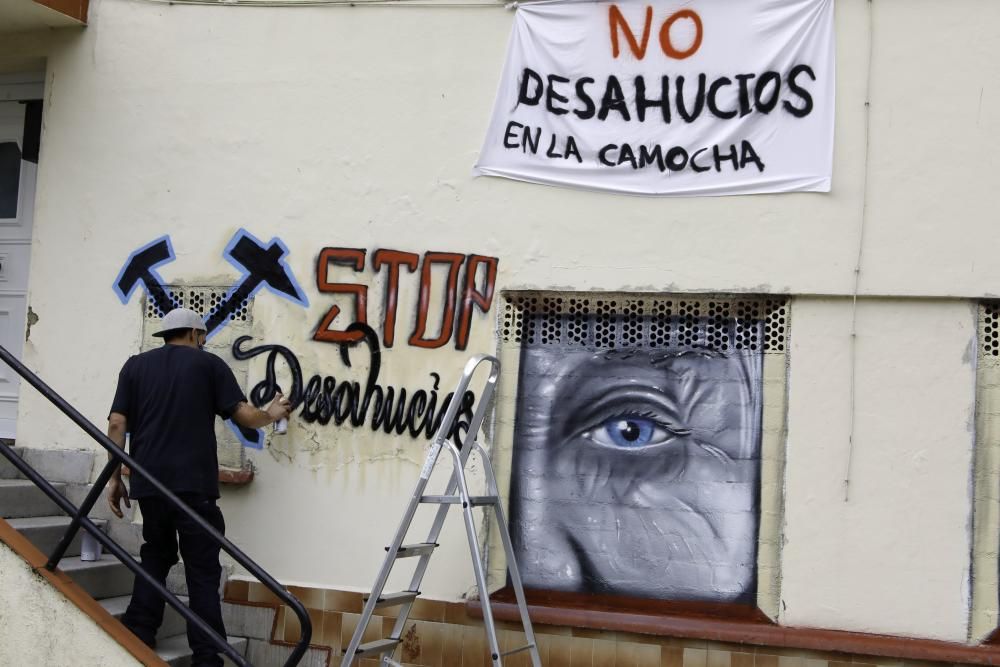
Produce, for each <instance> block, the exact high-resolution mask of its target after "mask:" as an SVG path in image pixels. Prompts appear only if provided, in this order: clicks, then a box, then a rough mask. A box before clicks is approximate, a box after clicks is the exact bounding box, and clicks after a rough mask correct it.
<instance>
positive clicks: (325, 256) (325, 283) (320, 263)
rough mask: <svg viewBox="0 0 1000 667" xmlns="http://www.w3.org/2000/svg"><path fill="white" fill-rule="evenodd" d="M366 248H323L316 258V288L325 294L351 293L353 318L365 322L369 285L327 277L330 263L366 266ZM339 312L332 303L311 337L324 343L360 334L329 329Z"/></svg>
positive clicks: (354, 266) (350, 340) (360, 269)
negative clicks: (332, 279)
mask: <svg viewBox="0 0 1000 667" xmlns="http://www.w3.org/2000/svg"><path fill="white" fill-rule="evenodd" d="M367 252H368V251H367V250H365V249H363V248H323V250H321V251H320V253H319V260H317V262H316V288H317V289H318V290H319V291H320V292H323V293H326V294H353V295H354V321H355V322H362V323H365V324H367V323H368V286H367V285H358V284H356V283H331V282H330V281H329V280H328V271H329V269H330V264H331V263H333V264H338V265H340V266H349V267H352V268H353V269H354V270H355V271H362V270H364V268H365V254H366V253H367ZM339 314H340V307H339V306H333V307H331V308H330V310H329V311H328V312H327V314H326V315H325V316H324V317H323V319H322V320H321V321H320V323H319V325H318V326H317V327H316V333H314V334H313V340H321V341H324V342H327V343H343V342H354V341H356V340H359V339H360V338H361V336H362V335H363V334H362V333H361V332H351V333H347V332H346V331H338V330H336V329H331V328H330V325H331V324H332V323H333V320H334V319H336V317H337V315H339Z"/></svg>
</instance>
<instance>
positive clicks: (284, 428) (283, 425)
mask: <svg viewBox="0 0 1000 667" xmlns="http://www.w3.org/2000/svg"><path fill="white" fill-rule="evenodd" d="M274 388H275V389H276V390H277V391H278V393H279V394H281V395H282V396H284V392H283V391H281V385H275V387H274ZM286 433H288V420H287V419H285V418H284V417H282V418H281V419H279V420H278V421H276V422H274V434H275V435H284V434H286Z"/></svg>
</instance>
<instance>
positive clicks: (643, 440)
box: [601, 417, 655, 447]
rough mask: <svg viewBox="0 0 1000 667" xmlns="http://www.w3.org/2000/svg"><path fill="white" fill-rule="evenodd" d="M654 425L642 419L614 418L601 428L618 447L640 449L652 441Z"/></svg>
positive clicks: (650, 421)
mask: <svg viewBox="0 0 1000 667" xmlns="http://www.w3.org/2000/svg"><path fill="white" fill-rule="evenodd" d="M654 425H655V424H654V422H653V421H652V420H651V419H645V418H643V417H614V418H612V419H608V420H607V421H605V422H604V423H603V424H602V425H601V426H603V427H604V432H605V433H607V434H608V437H609V438H611V442H613V443H615V445H617V446H618V447H642V446H643V445H645V444H648V443H649V441H650V440H651V439H652V437H653V427H654Z"/></svg>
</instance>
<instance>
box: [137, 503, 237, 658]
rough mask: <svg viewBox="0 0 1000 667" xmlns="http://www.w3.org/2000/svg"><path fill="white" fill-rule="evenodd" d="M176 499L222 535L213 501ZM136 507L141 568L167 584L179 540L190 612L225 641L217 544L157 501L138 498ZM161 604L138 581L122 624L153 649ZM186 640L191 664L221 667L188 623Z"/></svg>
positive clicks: (219, 515)
mask: <svg viewBox="0 0 1000 667" xmlns="http://www.w3.org/2000/svg"><path fill="white" fill-rule="evenodd" d="M180 498H181V500H183V501H184V502H185V503H187V504H188V506H189V507H191V509H193V510H194V511H195V512H197V513H198V514H199V515H200V516H201V517H202V518H203V519H205V520H206V521H207V522H208V523H209V524H211V525H212V527H213V528H215V529H216V530H218V531H219V532H220V533H225V531H226V524H225V521H224V520H223V518H222V512H221V511H220V510H219V508H218V506H217V505H216V504H215V500H214V499H213V498H206V497H204V496H195V495H180ZM139 509H140V510H141V511H142V522H143V523H142V537H143V540H145V544H143V545H142V548H141V549H140V550H139V555H140V556H141V558H142V567H143V569H144V570H146V571H147V572H149V573H150V574H151V575H153V577H154V578H155V579H156V580H157V581H159V582H160V583H164V582H166V580H167V573H168V572H169V571H170V568H171V566H172V565H174V564H175V563H177V546H178V541H179V542H180V552H181V557H182V558H183V559H184V574H185V576H186V578H187V587H188V595H189V597H190V606H191V611H193V612H194V613H195V614H197V615H198V616H200V617H201V618H202V620H204V621H205V622H206V623H207V624H208V625H209V626H211V627H212V629H214V630H215V631H216V632H218V633H219V634H220V635H222V636H223V637H225V636H226V629H225V626H223V624H222V603H221V601H220V599H219V585H220V581H221V577H222V566H221V565H220V564H219V546H218V545H217V544H215V542H213V541H212V540H211V539H210V538H209V537H208V535H206V534H205V531H203V530H202V529H201V528H200V527H199V526H198V525H197V524H196V523H195V522H194V520H192V519H191V518H190V517H189V516H187V515H186V514H185V513H184V512H182V511H181V510H179V509H176V508H174V507H172V506H171V505H170V504H169V503H168V502H166V501H165V500H164V499H162V498H160V497H151V498H141V499H140V500H139ZM178 538H179V540H178ZM164 604H165V602H164V600H163V598H162V597H160V595H159V594H158V593H157V592H156V590H155V589H153V587H152V586H150V585H149V584H147V583H146V582H145V581H143V580H142V579H141V578H140V577H136V578H135V586H134V588H133V589H132V601H131V602H130V603H129V605H128V609H127V610H126V612H125V615H124V616H123V617H122V623H124V624H125V627H127V628H128V629H129V630H131V631H132V632H133V633H135V635H136V636H137V637H139V639H141V640H143V641H144V642H146V643H147V644H149V645H151V646H152V645H153V640H154V639H155V637H156V631H157V630H158V629H159V627H160V624H161V623H163V608H164ZM187 636H188V644H190V646H191V651H192V652H193V654H194V656H193V660H192V663H191V664H192V666H198V667H216V666H219V667H221V665H222V664H223V663H222V658H220V657H219V655H218V652H219V651H218V649H217V648H216V646H215V644H213V643H212V642H211V640H210V639H209V638H208V637H207V636H206V635H205V634H204V633H203V632H201V631H200V630H198V629H197V628H195V627H193V626H192V625H191V624H190V623H188V628H187Z"/></svg>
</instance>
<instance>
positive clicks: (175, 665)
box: [0, 450, 247, 667]
mask: <svg viewBox="0 0 1000 667" xmlns="http://www.w3.org/2000/svg"><path fill="white" fill-rule="evenodd" d="M18 453H19V455H21V456H22V458H24V459H25V460H27V461H29V463H31V464H32V466H33V467H34V468H35V469H36V470H38V471H39V473H41V474H42V476H43V477H45V478H46V479H47V480H49V481H51V482H52V483H53V486H55V487H56V489H57V490H58V491H59V492H60V493H62V494H63V495H64V496H65V497H67V498H68V499H69V500H70V501H71V502H73V504H74V505H77V506H79V505H80V503H81V502H82V500H83V498H84V497H85V496H86V494H87V492H88V491H89V490H90V485H89V484H88V482H89V480H90V479H91V470H92V468H93V465H94V455H93V454H92V453H87V452H76V451H73V452H63V451H55V452H42V451H41V450H18ZM133 505H134V503H133ZM0 517H3V518H4V519H6V520H7V522H8V523H10V524H11V526H13V527H14V528H15V529H16V530H17V531H18V532H20V533H21V534H22V535H24V536H25V537H26V538H28V540H29V541H31V542H32V543H33V544H34V545H35V546H36V547H38V549H39V550H40V551H42V552H43V553H45V554H46V555H48V554H50V553H51V552H52V549H53V548H54V547H55V546H56V544H57V543H58V541H59V539H60V538H61V537H62V535H63V534H64V532H65V530H66V527H67V526H69V523H70V519H69V517H67V516H66V515H65V514H64V513H63V512H62V510H60V509H59V508H58V507H57V506H56V505H55V503H53V502H52V501H51V500H50V499H49V498H48V496H46V495H45V494H44V493H43V492H42V491H41V490H40V489H39V488H38V487H36V486H35V485H34V484H33V483H32V482H30V481H28V480H25V479H23V478H22V476H21V475H20V473H19V472H18V470H17V469H16V468H14V467H13V466H12V465H11V464H10V463H9V462H8V461H7V459H6V458H4V457H3V456H0ZM109 518H110V517H109V510H107V502H106V501H105V500H104V499H103V498H102V499H101V500H100V501H98V504H97V505H96V506H95V507H94V510H93V511H92V512H91V519H92V520H94V521H95V523H97V524H98V525H99V526H100V527H101V528H102V529H103V530H104V531H105V532H106V533H110V535H111V537H112V538H113V539H115V541H117V542H118V543H119V544H121V545H122V546H123V547H125V549H126V550H127V551H128V552H129V553H132V554H137V553H138V548H139V545H140V544H141V537H140V528H139V527H138V526H136V525H135V524H133V523H132V521H131V517H130V516H127V518H128V519H129V520H128V521H123V520H120V519H114V520H110V521H109ZM81 533H82V531H81ZM81 537H82V536H81V535H80V534H78V535H77V537H76V539H75V540H74V541H73V543H72V545H71V546H70V548H69V550H68V551H67V552H66V557H65V558H63V560H62V561H61V562H60V564H59V569H61V570H62V571H64V572H65V573H66V574H68V575H69V576H70V577H71V578H72V579H73V580H74V581H75V582H76V583H77V584H79V585H80V587H81V588H83V589H84V590H85V591H86V592H87V593H89V594H90V595H91V596H92V597H93V598H94V599H95V600H97V601H98V602H100V604H101V605H102V606H103V607H104V608H105V609H106V610H108V611H109V612H110V613H111V614H112V616H114V617H116V618H120V617H121V615H122V614H123V613H124V612H125V609H126V607H127V606H128V602H129V599H130V596H131V592H132V581H133V575H132V572H131V571H130V570H129V569H128V568H126V567H125V566H124V565H122V564H121V563H120V562H118V559H116V558H115V557H114V556H111V555H108V554H105V555H104V556H103V557H102V558H101V559H100V560H97V561H93V562H85V561H81V560H80V543H81ZM167 584H168V588H170V589H171V592H174V593H176V594H178V595H181V596H183V594H184V593H186V591H185V590H184V577H183V569H182V566H181V564H178V567H177V568H175V569H174V570H172V571H171V575H170V577H169V578H168V582H167ZM181 599H182V600H183V601H184V602H186V601H187V600H186V598H184V597H182V598H181ZM185 628H186V622H185V621H184V619H183V617H182V616H181V615H180V614H178V613H177V612H176V611H175V610H174V609H173V608H171V607H170V606H169V605H168V606H167V608H166V612H165V614H164V621H163V625H162V626H161V627H160V631H159V634H158V635H157V645H156V653H157V654H158V655H159V656H160V657H161V658H162V659H163V660H164V662H166V663H167V664H168V665H171V667H188V666H189V665H190V663H191V650H190V648H189V647H188V643H187V635H186V633H185ZM230 644H232V645H233V646H235V647H236V648H237V650H238V651H239V652H240V654H241V655H246V647H247V640H246V639H245V638H234V637H230ZM227 664H228V661H227Z"/></svg>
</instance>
